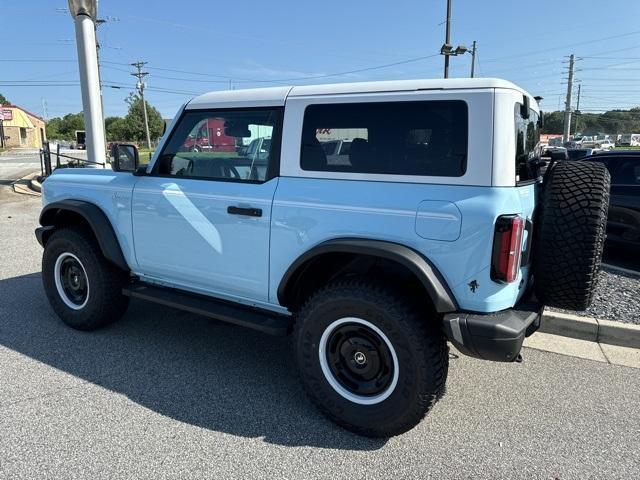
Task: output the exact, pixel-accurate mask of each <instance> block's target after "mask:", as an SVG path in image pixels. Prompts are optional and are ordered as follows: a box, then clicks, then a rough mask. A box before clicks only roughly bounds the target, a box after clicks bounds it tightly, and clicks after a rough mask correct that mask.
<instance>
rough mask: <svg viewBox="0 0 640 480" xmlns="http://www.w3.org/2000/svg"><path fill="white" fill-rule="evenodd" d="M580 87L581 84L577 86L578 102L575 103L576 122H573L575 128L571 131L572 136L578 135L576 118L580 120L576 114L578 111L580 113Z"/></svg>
mask: <svg viewBox="0 0 640 480" xmlns="http://www.w3.org/2000/svg"><path fill="white" fill-rule="evenodd" d="M580 87H582V84H581V83H579V84H578V100H577V101H576V121H575V128H574V130H573V134H574V135H575V134H576V133H578V118H580V117H579V115H578V113H577V112H578V111H580Z"/></svg>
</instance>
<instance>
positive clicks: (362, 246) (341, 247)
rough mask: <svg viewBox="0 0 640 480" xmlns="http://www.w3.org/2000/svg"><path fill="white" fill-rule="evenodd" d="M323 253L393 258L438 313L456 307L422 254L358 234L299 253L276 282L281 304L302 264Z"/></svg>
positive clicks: (436, 272)
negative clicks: (404, 269)
mask: <svg viewBox="0 0 640 480" xmlns="http://www.w3.org/2000/svg"><path fill="white" fill-rule="evenodd" d="M325 253H354V254H363V255H369V256H373V257H380V258H385V259H388V260H392V261H395V262H397V263H399V264H400V265H403V266H404V267H406V268H407V269H409V270H410V271H411V272H412V273H413V274H414V275H415V276H416V277H417V278H418V280H419V281H420V282H421V283H422V285H423V286H424V288H425V290H426V291H427V292H428V294H429V297H430V298H431V301H432V302H433V305H434V306H435V309H436V311H438V312H440V313H446V312H455V311H457V310H458V305H457V303H456V300H455V298H454V296H453V294H452V293H451V291H450V290H449V288H448V286H447V283H446V281H445V280H444V278H443V277H442V275H441V274H440V272H439V271H438V269H437V268H436V267H435V266H434V265H433V264H432V263H431V262H430V261H429V260H428V259H427V258H425V257H424V256H423V255H421V254H420V253H418V252H416V251H415V250H413V249H411V248H409V247H407V246H405V245H401V244H398V243H393V242H387V241H382V240H368V239H360V238H338V239H333V240H328V241H326V242H323V243H320V244H319V245H316V246H315V247H313V248H311V249H310V250H307V251H306V252H305V253H303V254H302V255H300V256H299V257H298V258H297V259H296V260H295V261H294V262H293V263H292V264H291V265H290V266H289V268H288V269H287V271H286V272H285V274H284V275H283V277H282V280H281V281H280V284H279V286H278V292H277V294H278V301H279V302H280V305H286V304H287V303H288V294H287V292H288V291H289V287H290V286H291V284H292V282H293V283H295V282H296V281H297V276H298V274H299V273H300V272H301V271H303V270H304V266H305V264H307V263H308V262H309V261H310V260H312V259H313V258H315V257H317V256H318V255H322V254H325Z"/></svg>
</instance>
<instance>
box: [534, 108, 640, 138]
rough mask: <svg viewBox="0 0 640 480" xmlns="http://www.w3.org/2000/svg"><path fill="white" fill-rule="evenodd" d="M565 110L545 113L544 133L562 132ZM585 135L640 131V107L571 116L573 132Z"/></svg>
mask: <svg viewBox="0 0 640 480" xmlns="http://www.w3.org/2000/svg"><path fill="white" fill-rule="evenodd" d="M563 123H564V112H561V111H556V112H549V113H545V114H544V130H543V133H558V134H561V133H562V126H563ZM573 132H580V133H582V134H583V135H596V134H599V133H611V134H620V133H638V132H640V108H632V109H631V110H610V111H608V112H604V113H581V114H575V113H574V114H573V115H572V116H571V133H573Z"/></svg>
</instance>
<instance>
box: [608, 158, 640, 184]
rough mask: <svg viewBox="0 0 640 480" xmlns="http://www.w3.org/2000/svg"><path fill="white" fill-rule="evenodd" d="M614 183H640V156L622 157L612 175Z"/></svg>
mask: <svg viewBox="0 0 640 480" xmlns="http://www.w3.org/2000/svg"><path fill="white" fill-rule="evenodd" d="M611 183H612V184H613V185H640V158H623V159H620V162H619V163H618V166H617V168H616V169H615V170H614V172H613V175H612V176H611Z"/></svg>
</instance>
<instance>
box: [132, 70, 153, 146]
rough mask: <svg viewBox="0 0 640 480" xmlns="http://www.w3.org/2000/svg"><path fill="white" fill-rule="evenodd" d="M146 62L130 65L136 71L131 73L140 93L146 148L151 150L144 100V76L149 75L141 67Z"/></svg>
mask: <svg viewBox="0 0 640 480" xmlns="http://www.w3.org/2000/svg"><path fill="white" fill-rule="evenodd" d="M146 64H147V62H135V63H132V64H131V66H133V67H135V68H136V69H137V70H138V71H137V72H135V73H132V74H131V75H133V76H134V77H136V78H137V79H138V83H137V84H136V88H137V89H138V92H139V93H140V99H141V100H142V112H143V113H144V131H145V133H146V135H147V148H148V149H149V150H151V136H150V135H149V117H148V116H147V102H145V101H144V77H146V76H147V75H149V72H143V71H142V67H144V66H145V65H146Z"/></svg>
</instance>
